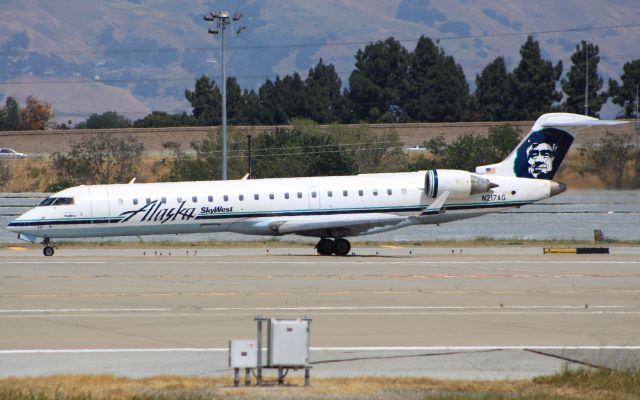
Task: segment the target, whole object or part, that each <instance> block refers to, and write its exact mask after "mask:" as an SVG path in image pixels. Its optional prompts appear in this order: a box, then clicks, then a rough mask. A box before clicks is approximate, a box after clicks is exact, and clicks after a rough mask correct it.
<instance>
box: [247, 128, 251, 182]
mask: <svg viewBox="0 0 640 400" xmlns="http://www.w3.org/2000/svg"><path fill="white" fill-rule="evenodd" d="M247 146H248V147H249V179H251V172H252V171H251V135H247Z"/></svg>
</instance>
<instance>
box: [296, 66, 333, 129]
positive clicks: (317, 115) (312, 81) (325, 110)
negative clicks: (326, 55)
mask: <svg viewBox="0 0 640 400" xmlns="http://www.w3.org/2000/svg"><path fill="white" fill-rule="evenodd" d="M305 85H306V89H307V98H308V101H309V118H311V119H312V120H313V121H315V122H317V123H319V124H327V123H331V122H334V121H336V120H338V119H339V118H340V115H339V114H340V113H341V110H340V108H341V101H340V100H341V94H340V89H341V86H342V81H341V80H340V77H338V74H337V73H336V69H335V67H334V66H333V65H331V64H324V63H323V62H322V58H321V59H320V61H319V62H318V64H317V65H316V66H315V67H313V68H311V69H310V70H309V76H308V77H307V79H306V81H305Z"/></svg>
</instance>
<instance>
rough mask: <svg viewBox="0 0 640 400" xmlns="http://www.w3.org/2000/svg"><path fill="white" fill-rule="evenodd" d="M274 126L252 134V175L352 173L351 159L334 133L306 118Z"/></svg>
mask: <svg viewBox="0 0 640 400" xmlns="http://www.w3.org/2000/svg"><path fill="white" fill-rule="evenodd" d="M295 126H296V128H295V129H286V128H277V129H276V130H275V131H274V132H262V133H260V134H259V135H258V136H257V137H256V138H255V142H254V143H255V153H254V154H255V156H254V160H255V161H254V163H253V165H254V167H253V171H254V176H255V177H256V178H279V177H294V176H329V175H348V174H352V173H353V162H352V160H351V159H350V158H349V157H348V155H347V154H345V153H344V151H343V149H342V148H341V147H340V146H339V145H338V144H337V143H336V141H335V140H334V139H333V137H332V136H331V135H330V134H328V133H325V132H321V131H319V130H318V129H317V127H316V125H315V124H313V123H309V122H301V121H296V122H295Z"/></svg>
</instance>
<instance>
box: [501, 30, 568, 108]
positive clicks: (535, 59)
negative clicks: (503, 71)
mask: <svg viewBox="0 0 640 400" xmlns="http://www.w3.org/2000/svg"><path fill="white" fill-rule="evenodd" d="M520 55H521V57H522V58H521V60H520V63H519V64H518V66H517V67H516V68H515V69H514V70H513V74H512V78H513V79H512V86H511V87H512V90H513V92H512V96H513V103H512V104H513V107H512V109H511V112H510V117H511V118H509V119H520V120H524V119H527V120H531V119H536V118H537V117H538V116H540V114H544V113H546V112H549V110H550V109H551V106H552V105H553V103H554V102H557V101H560V100H561V99H562V93H561V92H559V91H556V82H557V81H558V79H560V75H562V62H561V61H560V62H558V63H557V64H556V65H555V66H554V65H553V64H552V63H551V61H546V60H543V59H542V56H541V53H540V44H539V43H538V41H536V40H534V39H533V36H529V37H527V41H526V42H525V44H524V45H522V47H521V48H520Z"/></svg>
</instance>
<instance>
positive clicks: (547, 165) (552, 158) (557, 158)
mask: <svg viewBox="0 0 640 400" xmlns="http://www.w3.org/2000/svg"><path fill="white" fill-rule="evenodd" d="M571 143H573V136H571V135H570V134H569V133H567V132H565V131H563V130H560V129H556V128H544V129H540V130H539V131H535V132H532V133H531V134H529V136H528V137H527V140H525V141H524V143H522V144H521V145H520V147H518V151H517V155H516V161H515V165H514V172H515V174H516V176H518V177H520V178H534V179H553V176H554V175H555V174H556V172H558V168H560V163H561V162H562V160H563V159H564V156H565V155H566V154H567V151H568V150H569V147H570V146H571Z"/></svg>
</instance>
